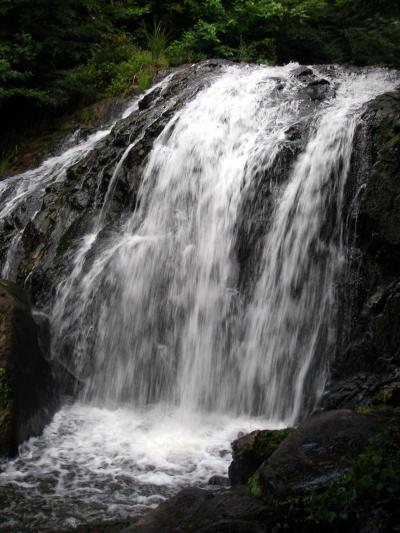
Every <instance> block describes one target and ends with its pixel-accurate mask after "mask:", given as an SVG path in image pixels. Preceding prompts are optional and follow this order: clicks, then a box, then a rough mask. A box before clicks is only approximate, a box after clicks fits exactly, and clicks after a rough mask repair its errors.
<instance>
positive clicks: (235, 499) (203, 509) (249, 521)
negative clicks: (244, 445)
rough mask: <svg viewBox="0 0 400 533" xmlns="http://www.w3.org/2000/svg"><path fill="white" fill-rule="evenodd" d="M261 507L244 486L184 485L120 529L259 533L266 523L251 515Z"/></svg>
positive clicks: (149, 532) (132, 531) (150, 532)
mask: <svg viewBox="0 0 400 533" xmlns="http://www.w3.org/2000/svg"><path fill="white" fill-rule="evenodd" d="M264 507H265V504H264V503H263V502H262V501H261V500H258V499H256V498H253V497H251V496H250V495H249V494H248V493H247V491H246V490H243V489H235V490H230V491H225V492H220V493H217V494H214V493H212V492H208V491H206V490H202V489H195V488H191V489H184V490H182V491H181V492H179V494H177V495H176V496H174V497H173V498H171V499H169V500H168V501H166V502H164V503H162V504H161V505H160V506H159V507H157V509H155V510H154V511H151V512H150V513H148V514H147V515H146V516H144V517H143V518H141V519H140V520H138V521H137V522H136V523H135V524H134V525H133V526H131V527H128V528H126V529H124V530H123V531H124V532H125V533H140V532H143V533H167V532H173V531H174V532H178V531H182V532H189V531H198V532H200V531H201V532H206V531H207V532H210V533H211V532H213V533H220V532H221V533H222V532H227V533H228V532H229V533H250V532H251V533H258V532H260V533H261V532H263V531H266V527H265V525H264V524H262V523H260V522H259V521H257V520H256V519H254V517H255V515H257V513H258V512H260V511H261V510H262V509H263V508H264Z"/></svg>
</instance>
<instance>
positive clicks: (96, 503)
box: [0, 65, 396, 525]
mask: <svg viewBox="0 0 400 533" xmlns="http://www.w3.org/2000/svg"><path fill="white" fill-rule="evenodd" d="M294 67H295V66H293V65H288V66H286V67H246V66H243V67H235V66H230V67H226V68H225V70H224V72H223V73H222V74H221V75H220V76H219V77H217V79H216V80H214V81H213V82H212V83H211V84H210V86H209V87H206V88H204V89H203V90H202V91H201V92H200V93H199V94H197V96H196V97H195V98H193V99H192V100H191V101H190V102H188V103H187V104H186V105H185V106H184V107H183V108H182V109H181V110H180V111H178V112H177V113H176V114H175V116H174V117H173V118H172V119H171V120H170V122H169V123H168V124H167V125H166V126H165V128H164V130H163V131H162V133H161V134H160V135H159V137H158V138H157V140H156V141H155V143H154V146H153V149H152V151H151V153H150V155H149V158H148V161H147V164H146V167H145V170H144V173H143V179H142V183H141V188H140V191H139V200H138V204H137V207H136V209H135V210H134V212H133V213H129V212H126V213H121V216H120V220H119V221H118V223H117V224H115V225H114V226H112V227H107V228H106V222H105V220H106V214H107V209H108V205H109V203H110V200H111V198H112V195H113V193H114V186H115V183H116V180H117V179H118V172H119V170H120V168H121V166H122V165H123V164H124V161H125V158H126V157H127V156H128V153H129V151H130V149H131V146H132V147H133V146H134V143H135V139H131V140H130V143H131V144H130V145H129V147H127V149H126V150H125V152H124V153H123V155H122V159H121V160H120V162H119V163H118V164H117V166H116V168H115V172H114V174H113V177H112V179H111V180H110V184H109V190H108V192H107V193H106V195H105V202H104V205H103V208H102V209H101V211H100V212H99V216H98V217H97V218H96V220H95V221H94V223H93V230H92V232H90V233H88V234H87V235H86V236H85V237H84V238H83V239H82V240H81V242H80V246H79V247H78V248H77V250H76V253H75V257H74V261H73V265H72V268H71V271H70V274H69V275H68V276H67V277H66V278H65V279H64V280H63V281H62V282H61V283H60V284H59V286H58V290H57V294H56V298H55V302H54V305H53V308H52V313H51V326H52V334H53V344H52V355H53V357H54V358H59V359H60V360H61V361H62V362H63V364H65V366H68V367H69V368H70V370H71V372H73V373H75V375H76V377H77V378H78V379H79V382H80V383H81V386H80V392H79V394H80V402H79V403H77V404H75V405H72V406H68V407H65V408H64V409H62V410H61V411H60V412H59V413H58V414H57V415H56V417H55V420H54V422H53V423H52V424H50V426H48V427H47V428H46V430H45V432H44V435H43V437H41V438H38V439H31V441H29V442H28V443H26V444H25V445H24V447H23V448H22V450H21V456H20V457H19V458H17V459H16V460H15V461H12V462H9V463H6V464H5V465H4V467H3V473H2V474H0V486H1V485H2V484H3V485H4V484H7V483H11V484H12V486H13V487H14V490H15V493H14V494H13V500H10V505H12V504H11V501H14V500H15V499H16V500H17V501H19V505H22V506H23V505H24V504H22V503H21V501H24V498H25V496H24V495H23V491H22V490H21V487H29V491H30V498H32V499H33V500H34V501H35V502H38V501H41V502H42V504H41V505H42V507H43V508H46V511H45V514H46V521H47V523H49V515H50V516H52V517H53V518H52V520H55V523H57V520H58V521H60V520H63V521H64V522H65V523H67V524H68V523H69V524H72V525H73V524H74V523H76V522H77V521H78V522H79V521H83V520H86V521H89V520H91V519H98V518H107V517H116V516H126V515H128V514H131V515H132V514H134V513H140V512H142V510H143V508H144V507H148V506H152V505H154V504H156V503H157V502H159V501H160V499H163V498H164V497H166V496H167V495H169V494H171V493H173V492H174V491H176V490H177V488H179V487H181V486H184V485H187V484H195V483H197V484H199V483H200V484H201V483H205V482H206V481H207V478H208V477H209V476H210V475H211V474H214V473H219V474H223V473H224V471H226V468H227V465H228V463H229V452H228V450H229V441H230V440H231V439H233V438H234V437H235V435H236V434H237V432H238V431H240V430H243V431H248V430H250V429H254V428H255V427H260V426H262V427H283V426H285V425H288V424H293V423H295V422H296V420H298V419H299V417H300V416H301V415H302V414H304V413H305V412H307V411H310V410H311V409H312V408H313V407H314V406H315V405H316V402H317V401H318V398H319V396H320V394H321V392H322V390H323V387H324V384H325V378H326V371H327V366H328V361H329V355H330V353H331V352H332V350H333V346H334V342H335V285H336V283H337V279H338V276H339V275H340V271H341V267H342V264H343V262H344V259H345V250H344V244H345V235H344V228H343V224H342V222H341V220H342V216H341V215H342V207H343V195H344V187H345V182H346V177H347V174H348V171H349V165H350V158H351V153H352V141H353V135H354V131H355V128H356V126H357V123H358V117H359V115H360V110H361V108H362V104H363V103H365V102H367V101H368V100H370V99H372V98H373V97H374V96H376V95H378V94H380V93H382V92H385V91H387V90H390V89H391V88H393V86H394V84H395V81H396V76H395V75H393V74H391V73H390V72H388V71H385V70H379V69H375V70H369V71H365V72H359V73H357V74H354V73H353V74H352V73H348V72H345V71H343V70H341V69H334V70H332V71H331V73H330V74H327V73H325V74H324V75H325V77H328V79H329V81H330V82H331V84H332V85H333V84H336V85H337V87H336V95H335V96H333V95H331V96H330V97H329V98H327V99H325V100H324V101H322V102H321V103H318V104H315V105H313V106H309V105H308V103H307V101H308V100H309V99H308V100H307V99H306V97H305V96H304V87H303V84H302V83H301V82H300V81H299V80H298V79H297V78H296V77H294V76H293V75H292V73H293V69H294ZM316 73H317V74H318V69H316ZM300 122H301V123H302V124H303V134H302V141H301V142H302V144H301V147H302V148H303V149H302V153H300V154H299V155H297V153H296V152H294V153H293V154H292V158H293V161H292V163H291V165H289V171H288V174H287V176H286V175H283V173H282V176H280V177H279V179H272V178H269V177H268V176H272V175H273V174H270V173H269V171H270V170H271V169H272V168H274V165H277V161H278V159H279V156H280V154H281V153H282V151H283V150H284V149H285V148H286V147H287V146H288V143H287V132H288V131H289V130H290V128H292V127H293V126H295V125H296V124H299V123H300ZM304 125H306V126H304ZM298 150H300V148H298ZM260 176H264V178H263V179H264V180H266V179H270V183H268V187H269V191H270V193H271V195H272V197H273V199H274V208H273V209H272V211H271V212H270V213H268V217H266V223H265V225H263V226H262V232H261V235H260V236H259V247H260V250H261V253H260V254H259V260H258V262H257V265H255V267H254V271H255V272H256V275H255V276H254V279H248V280H247V282H246V283H247V289H246V294H244V293H242V292H241V290H239V283H238V279H239V276H240V262H239V260H238V257H237V251H236V245H237V236H238V228H239V227H240V226H241V224H242V223H243V221H242V220H241V217H243V216H245V217H247V218H251V217H253V216H255V214H254V213H253V212H252V210H251V209H250V210H249V212H246V213H243V205H244V204H243V202H244V199H245V198H248V197H249V195H250V196H251V194H254V190H253V187H254V183H255V180H256V177H258V178H259V177H260ZM258 178H257V179H258ZM105 228H106V229H107V231H104V229H105ZM221 452H222V453H221ZM49 479H50V480H51V481H50V482H49ZM46 484H47V486H46ZM49 485H50V488H49ZM114 489H116V492H115V491H114ZM66 495H67V496H66ZM18 498H19V500H18ZM83 498H84V499H85V501H86V502H87V504H86V508H85V509H83V510H77V509H74V505H75V503H76V502H77V501H79V502H80V503H79V505H81V500H82V499H83ZM61 499H62V504H61V503H60V500H61ZM44 501H45V502H46V503H45V504H44V503H43V502H44ZM57 501H58V503H57V504H56V503H55V502H57ZM110 502H111V503H110ZM36 505H37V503H36ZM50 507H51V509H50ZM60 509H62V510H61V511H60ZM57 513H58V514H57ZM9 514H10V515H11V514H12V511H9ZM60 516H62V518H60ZM50 522H51V520H50ZM10 523H11V522H9V524H10ZM37 523H40V519H38V522H37Z"/></svg>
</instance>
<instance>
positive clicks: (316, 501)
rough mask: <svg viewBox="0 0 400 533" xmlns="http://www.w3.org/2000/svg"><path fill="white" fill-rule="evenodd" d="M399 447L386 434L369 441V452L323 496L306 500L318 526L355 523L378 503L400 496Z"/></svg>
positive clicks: (317, 494)
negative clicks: (345, 522)
mask: <svg viewBox="0 0 400 533" xmlns="http://www.w3.org/2000/svg"><path fill="white" fill-rule="evenodd" d="M397 445H398V443H396V442H395V440H394V438H393V436H391V435H388V434H384V435H379V436H378V437H375V438H373V439H371V440H370V444H369V446H368V448H367V449H366V451H365V452H364V453H362V454H361V455H360V456H359V457H358V459H357V460H356V461H355V462H354V463H353V465H352V467H351V468H350V469H349V470H348V471H346V472H345V473H344V474H343V475H341V476H340V477H339V478H337V479H335V480H334V481H332V482H331V483H330V484H329V486H328V488H327V489H326V490H324V491H323V492H319V493H318V492H315V493H312V494H311V495H309V496H306V497H304V498H303V505H304V506H305V507H306V508H307V509H309V511H310V513H311V516H312V517H313V519H314V520H315V521H317V522H326V523H332V522H335V521H340V520H342V521H343V520H345V521H346V520H353V519H354V518H357V517H358V516H359V515H360V514H361V512H362V511H364V510H366V509H368V507H370V506H371V504H373V502H375V501H381V500H384V499H385V498H388V497H391V496H394V495H398V494H399V492H400V460H399V456H398V449H397Z"/></svg>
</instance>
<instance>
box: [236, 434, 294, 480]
mask: <svg viewBox="0 0 400 533" xmlns="http://www.w3.org/2000/svg"><path fill="white" fill-rule="evenodd" d="M291 431H292V429H283V430H277V431H270V430H262V431H260V430H256V431H252V432H251V433H249V434H248V435H244V436H242V437H240V438H238V439H236V440H235V441H233V442H232V458H233V461H232V463H231V464H230V466H229V480H230V482H231V484H232V485H240V484H246V483H247V481H248V479H249V478H250V476H252V475H253V474H254V472H255V471H256V470H257V469H258V468H259V467H260V466H261V464H262V463H263V462H264V461H266V460H267V459H268V457H269V456H270V455H271V454H272V453H273V452H274V451H275V450H276V449H277V447H278V446H279V444H280V443H281V442H282V441H283V440H284V439H285V438H286V437H287V436H288V435H289V434H290V432H291Z"/></svg>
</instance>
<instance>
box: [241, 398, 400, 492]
mask: <svg viewBox="0 0 400 533" xmlns="http://www.w3.org/2000/svg"><path fill="white" fill-rule="evenodd" d="M399 428H400V417H399V416H398V415H396V414H395V413H392V414H389V413H382V414H358V413H356V412H354V411H350V410H347V409H342V410H338V411H329V412H327V413H323V414H320V415H317V416H315V417H313V418H311V419H309V420H307V421H306V422H304V423H303V424H301V425H300V426H299V428H298V429H297V430H296V431H294V432H293V433H291V434H290V435H289V436H288V437H287V438H286V439H285V440H284V441H283V442H282V443H281V444H280V446H279V447H278V448H277V450H276V451H275V452H274V453H273V454H272V455H271V456H270V457H269V458H268V459H267V461H265V462H264V463H263V464H262V466H261V467H260V468H259V469H258V471H257V473H256V474H255V476H254V477H253V478H252V479H251V480H250V487H251V488H252V489H253V490H252V492H253V493H257V491H258V493H259V495H273V496H278V497H280V496H287V495H293V494H302V493H305V492H308V491H311V490H315V489H321V488H324V487H326V486H327V485H328V483H329V482H330V481H331V480H333V479H336V478H338V477H339V476H341V475H342V474H343V473H344V472H346V470H347V469H349V468H350V467H351V466H352V464H353V463H354V461H355V460H356V459H357V458H358V457H359V456H360V454H361V453H363V452H364V450H365V449H366V448H367V447H368V445H369V443H370V440H371V438H373V437H374V436H376V435H380V434H383V433H385V432H391V431H393V430H395V431H397V432H398V431H399Z"/></svg>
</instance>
